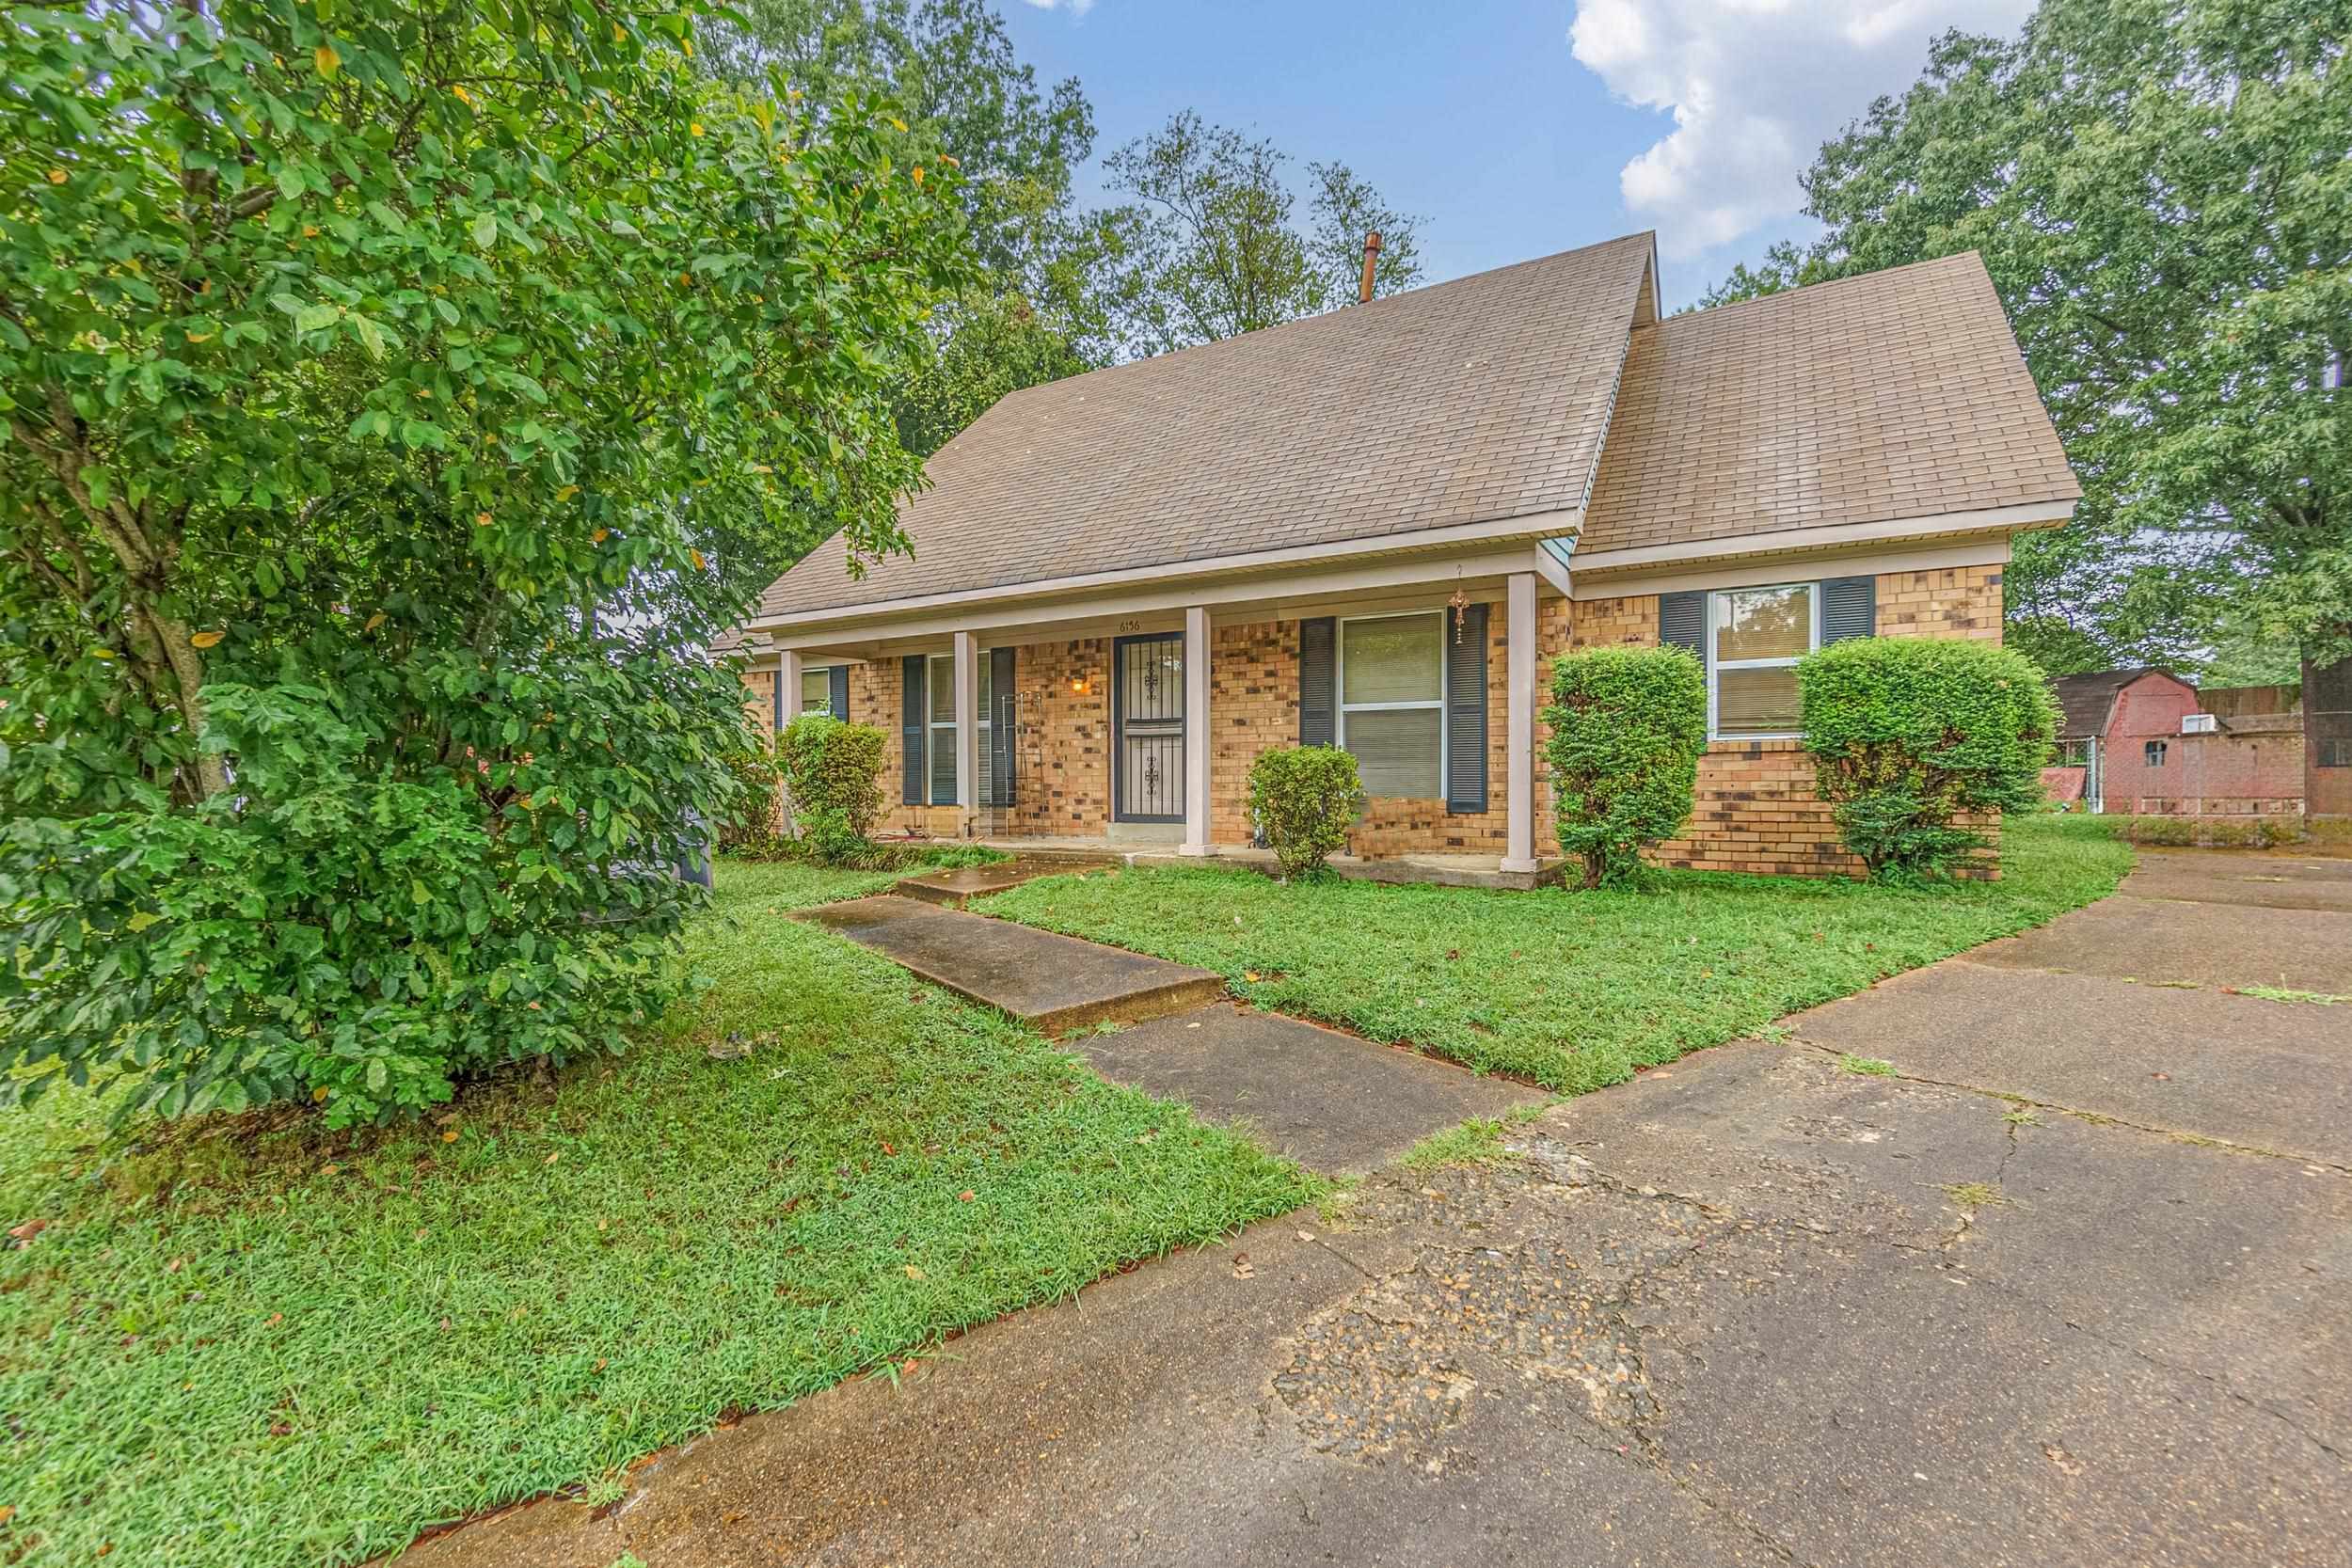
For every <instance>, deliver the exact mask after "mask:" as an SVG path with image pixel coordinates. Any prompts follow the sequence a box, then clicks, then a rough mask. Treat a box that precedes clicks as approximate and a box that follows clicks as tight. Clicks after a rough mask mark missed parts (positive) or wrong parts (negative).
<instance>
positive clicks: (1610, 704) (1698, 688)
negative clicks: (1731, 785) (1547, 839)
mask: <svg viewBox="0 0 2352 1568" xmlns="http://www.w3.org/2000/svg"><path fill="white" fill-rule="evenodd" d="M1544 722H1545V723H1546V724H1548V725H1549V726H1550V727H1551V738H1550V740H1549V742H1548V743H1547V744H1546V746H1545V748H1544V758H1545V761H1546V762H1547V763H1549V766H1550V771H1551V798H1552V804H1553V807H1554V809H1555V811H1556V812H1557V814H1558V816H1559V829H1558V832H1559V835H1560V851H1561V853H1563V854H1565V855H1570V856H1574V857H1576V858H1578V859H1581V861H1582V862H1583V863H1584V884H1583V885H1584V886H1586V887H1588V888H1596V887H1599V886H1600V885H1601V884H1602V883H1604V882H1621V881H1625V880H1627V879H1630V878H1632V877H1633V876H1634V875H1635V874H1636V873H1638V872H1639V871H1640V869H1641V864H1642V849H1643V847H1644V846H1645V845H1651V844H1656V843H1659V842H1660V841H1661V840H1663V839H1669V838H1672V837H1674V835H1675V834H1677V833H1678V832H1681V831H1682V825H1683V824H1684V823H1685V822H1688V821H1689V820H1690V819H1691V803H1692V795H1693V793H1694V792H1695V790H1696V789H1697V787H1698V771H1699V753H1700V752H1704V751H1706V750H1707V673H1706V672H1705V671H1704V670H1702V669H1701V668H1700V666H1699V661H1698V660H1697V659H1696V658H1694V657H1692V656H1691V655H1690V654H1688V653H1686V652H1685V651H1683V650H1682V649H1680V648H1593V649H1589V650H1587V651H1585V652H1583V653H1574V654H1563V655H1561V656H1560V657H1558V658H1556V659H1554V660H1552V663H1551V705H1549V707H1547V708H1545V709H1544Z"/></svg>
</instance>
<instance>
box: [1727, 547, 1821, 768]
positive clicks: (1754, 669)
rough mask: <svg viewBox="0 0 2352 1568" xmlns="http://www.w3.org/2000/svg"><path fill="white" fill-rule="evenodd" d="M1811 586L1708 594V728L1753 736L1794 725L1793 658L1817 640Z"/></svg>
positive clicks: (1792, 731) (1792, 729)
mask: <svg viewBox="0 0 2352 1568" xmlns="http://www.w3.org/2000/svg"><path fill="white" fill-rule="evenodd" d="M1817 608H1818V607H1817V606H1816V605H1815V603H1814V585H1813V584H1812V583H1809V582H1795V583H1785V584H1782V585H1781V586H1779V587H1774V588H1734V589H1729V590H1726V591H1724V592H1723V593H1718V594H1709V595H1708V637H1709V638H1710V639H1711V640H1712V641H1711V646H1710V651H1711V652H1712V653H1713V655H1714V657H1711V658H1709V659H1708V661H1707V681H1708V705H1709V707H1710V708H1711V709H1712V714H1713V723H1712V733H1713V734H1714V735H1715V736H1717V737H1718V738H1720V739H1724V740H1755V739H1762V738H1771V737H1778V736H1793V735H1796V734H1798V733H1799V732H1800V730H1801V728H1802V726H1801V724H1800V722H1799V717H1798V711H1797V668H1796V667H1797V660H1798V659H1800V658H1802V657H1804V656H1805V655H1806V654H1809V653H1811V652H1812V651H1813V650H1814V648H1815V647H1816V646H1817V645H1818V644H1819V641H1820V618H1819V616H1818V614H1817V613H1816V610H1817Z"/></svg>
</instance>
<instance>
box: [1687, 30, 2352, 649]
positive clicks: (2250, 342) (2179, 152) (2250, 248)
mask: <svg viewBox="0 0 2352 1568" xmlns="http://www.w3.org/2000/svg"><path fill="white" fill-rule="evenodd" d="M2348 40H2352V3H2347V0H2044V4H2043V5H2042V8H2041V9H2040V10H2039V11H2038V12H2037V13H2036V14H2035V16H2034V17H2033V18H2032V20H2031V21H2030V22H2029V23H2028V24H2026V28H2025V29H2024V31H2023V32H2022V34H2021V35H2020V36H2018V37H2017V38H2015V39H2011V40H2001V39H1989V38H1979V37H1970V36H1966V35H1962V34H1957V33H1955V34H1949V35H1947V36H1946V37H1944V38H1942V39H1940V40H1937V41H1936V43H1935V45H1934V47H1933V49H1932V51H1931V56H1930V59H1929V63H1928V68H1927V70H1926V71H1925V73H1924V74H1923V75H1922V76H1921V77H1920V79H1919V80H1918V82H1917V83H1915V85H1914V86H1913V87H1911V88H1910V89H1909V90H1908V91H1906V92H1905V93H1903V94H1902V95H1901V96H1900V97H1896V98H1886V99H1882V100H1880V101H1879V102H1877V103H1873V104H1872V105H1871V106H1870V108H1869V111H1868V112H1867V114H1866V115H1865V116H1864V117H1863V118H1862V119H1860V120H1859V121H1857V122H1856V123H1855V124H1854V125H1852V126H1851V127H1850V128H1849V129H1848V130H1847V131H1846V133H1845V134H1844V135H1841V136H1839V137H1838V138H1837V139H1836V140H1835V141H1832V142H1830V143H1828V144H1827V145H1826V146H1824V147H1823V148H1822V149H1821V151H1820V157H1819V159H1818V160H1817V161H1816V162H1815V164H1814V166H1813V167H1812V169H1811V170H1810V171H1809V172H1808V173H1807V175H1806V176H1805V179H1804V186H1805V191H1806V195H1807V198H1808V205H1807V211H1808V212H1809V213H1810V214H1812V215H1813V216H1815V217H1817V218H1819V219H1820V221H1821V222H1822V223H1823V224H1824V225H1826V226H1827V230H1826V232H1825V233H1824V234H1823V235H1822V237H1821V238H1820V240H1819V241H1818V242H1817V243H1816V244H1814V245H1810V246H1807V247H1804V248H1802V249H1800V248H1798V247H1796V246H1790V245H1783V246H1776V247H1775V248H1774V250H1773V251H1772V253H1771V254H1770V255H1769V256H1768V257H1767V258H1766V260H1765V261H1764V262H1763V264H1762V265H1760V266H1758V267H1754V268H1743V269H1741V271H1740V273H1738V274H1735V275H1734V277H1732V278H1731V279H1730V280H1729V281H1728V282H1727V283H1726V285H1725V286H1724V288H1723V289H1720V290H1718V291H1717V292H1716V293H1714V294H1713V295H1711V296H1710V302H1714V301H1720V300H1721V299H1724V298H1731V297H1747V296H1749V295H1753V294H1756V293H1771V292H1772V291H1773V290H1775V289H1778V288H1781V287H1786V286H1788V284H1790V283H1796V282H1811V281H1815V280H1818V279H1820V278H1823V277H1837V276H1842V275H1845V274H1850V273H1855V272H1864V271H1868V270H1872V269H1875V268H1879V267H1886V266H1894V265H1899V264H1901V263H1903V262H1907V261H1920V260H1923V259H1926V258H1929V257H1933V256H1940V255H1947V254H1949V253H1952V252H1955V251H1960V250H1967V249H1976V250H1979V251H1981V252H1982V253H1983V256H1984V260H1985V263H1986V265H1987V267H1988V268H1989V270H1990V271H1991V273H1992V275H1993V278H1994V283H1995V285H1996V286H1997V287H1998V288H1999V290H2000V293H2001V297H2002V300H2003V303H2004V304H2005V305H2006V306H2007V307H2008V309H2009V312H2010V320H2011V322H2012V323H2013V324H2014V325H2015V327H2016V330H2017V335H2018V339H2019V341H2020V342H2021V343H2022V344H2023V346H2024V348H2025V352H2026V360H2027V363H2028V364H2029V365H2030V366H2031V367H2032V370H2033V373H2034V378H2035V381H2036V383H2037V385H2038V386H2039V387H2040V388H2041V389H2042V397H2043V399H2044V400H2045V402H2046V403H2047V404H2049V407H2050V410H2051V413H2052V416H2053V417H2054V418H2055V419H2056V420H2057V421H2058V428H2059V431H2060V433H2061V435H2062V436H2064V438H2065V440H2066V444H2067V450H2068V452H2069V454H2070V455H2071V456H2072V458H2073V459H2074V466H2075V469H2076V471H2077V472H2078V473H2079V474H2080V476H2081V478H2082V481H2083V485H2084V489H2085V492H2086V494H2085V499H2084V502H2083V506H2082V509H2081V514H2080V516H2079V518H2078V520H2077V522H2076V523H2075V525H2074V527H2073V528H2070V529H2068V530H2066V531H2061V532H2059V533H2058V534H2055V535H2050V534H2036V535H2029V536H2026V538H2024V539H2021V541H2020V542H2019V551H2018V559H2017V561H2016V562H2015V563H2014V564H2013V566H2012V569H2011V570H2010V574H2009V586H2010V614H2011V617H2012V630H2013V632H2014V634H2015V635H2016V638H2017V641H2019V642H2020V643H2021V644H2022V645H2025V646H2026V647H2028V648H2029V649H2030V650H2031V651H2032V652H2034V653H2035V654H2036V656H2037V657H2042V658H2043V659H2045V660H2047V661H2049V662H2050V663H2051V664H2052V666H2053V667H2054V668H2058V669H2078V668H2084V667H2086V666H2095V665H2098V664H2104V663H2108V662H2121V661H2130V660H2138V659H2148V658H2173V659H2183V658H2188V657H2194V655H2195V654H2196V652H2197V651H2198V649H2199V647H2200V646H2201V644H2202V643H2203V642H2204V641H2206V640H2207V639H2208V638H2209V636H2210V631H2211V628H2210V627H2209V626H2208V625H2207V617H2208V616H2209V615H2210V614H2213V613H2218V612H2227V613H2231V614H2233V615H2235V616H2236V617H2237V618H2238V624H2239V625H2240V626H2243V625H2245V624H2246V623H2247V622H2248V620H2249V619H2250V620H2251V621H2252V622H2253V623H2255V624H2258V625H2260V626H2264V627H2265V628H2267V634H2268V635H2270V636H2272V637H2275V638H2278V639H2280V640H2283V641H2286V642H2289V643H2291V644H2294V645H2297V646H2299V647H2300V648H2301V649H2302V650H2303V651H2304V652H2305V653H2307V654H2309V655H2312V656H2313V657H2320V658H2328V657H2340V656H2341V655H2343V654H2344V652H2346V651H2347V650H2348V649H2352V601H2348V600H2347V598H2346V595H2345V593H2344V585H2345V583H2346V581H2347V579H2352V393H2347V392H2346V390H2345V389H2344V375H2345V367H2346V363H2347V359H2348V358H2352V75H2348V74H2347V71H2346V70H2345V63H2346V62H2345V49H2346V47H2347V41H2348Z"/></svg>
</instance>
